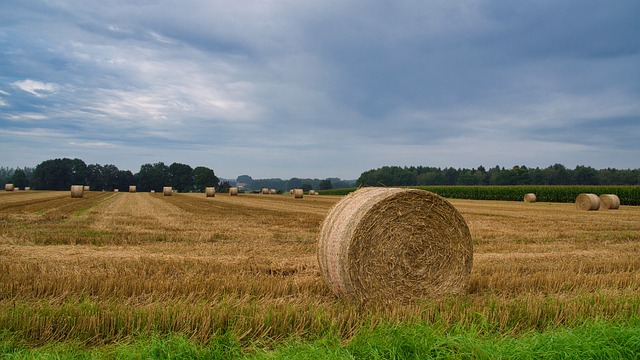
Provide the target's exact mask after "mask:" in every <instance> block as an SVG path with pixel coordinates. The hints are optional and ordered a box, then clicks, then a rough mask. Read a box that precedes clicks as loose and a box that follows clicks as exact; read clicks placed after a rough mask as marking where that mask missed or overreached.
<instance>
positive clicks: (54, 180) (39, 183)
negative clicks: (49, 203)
mask: <svg viewBox="0 0 640 360" xmlns="http://www.w3.org/2000/svg"><path fill="white" fill-rule="evenodd" d="M86 170H87V165H86V164H85V163H84V161H82V160H80V159H68V158H63V159H53V160H45V161H43V162H41V163H40V164H38V165H37V166H36V168H35V169H34V170H33V182H34V187H35V188H37V189H41V190H69V188H70V187H71V185H74V184H75V185H84V184H85V182H86Z"/></svg>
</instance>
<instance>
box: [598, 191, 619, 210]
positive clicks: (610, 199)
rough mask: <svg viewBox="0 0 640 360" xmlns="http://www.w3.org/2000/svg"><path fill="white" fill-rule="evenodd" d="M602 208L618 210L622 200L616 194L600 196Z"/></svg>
mask: <svg viewBox="0 0 640 360" xmlns="http://www.w3.org/2000/svg"><path fill="white" fill-rule="evenodd" d="M600 207H601V208H603V209H609V210H616V209H618V208H620V198H619V197H618V195H616V194H602V195H600Z"/></svg>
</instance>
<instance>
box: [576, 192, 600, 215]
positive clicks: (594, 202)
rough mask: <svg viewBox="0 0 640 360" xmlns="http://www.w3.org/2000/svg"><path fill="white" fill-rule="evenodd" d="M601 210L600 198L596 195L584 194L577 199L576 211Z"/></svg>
mask: <svg viewBox="0 0 640 360" xmlns="http://www.w3.org/2000/svg"><path fill="white" fill-rule="evenodd" d="M599 208H600V198H599V197H598V195H596V194H586V193H582V194H580V195H578V197H576V209H578V210H585V211H593V210H598V209H599Z"/></svg>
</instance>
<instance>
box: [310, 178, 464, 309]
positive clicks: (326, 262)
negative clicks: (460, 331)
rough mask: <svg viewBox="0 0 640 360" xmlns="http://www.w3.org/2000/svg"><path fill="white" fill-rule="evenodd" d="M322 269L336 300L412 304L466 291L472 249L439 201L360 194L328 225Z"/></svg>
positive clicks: (454, 215)
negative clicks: (422, 299)
mask: <svg viewBox="0 0 640 360" xmlns="http://www.w3.org/2000/svg"><path fill="white" fill-rule="evenodd" d="M318 262H319V264H320V270H321V271H322V274H323V276H324V278H325V279H326V281H327V283H328V284H329V286H330V287H331V289H332V290H333V292H334V293H335V294H336V295H338V296H341V297H345V298H348V299H353V300H358V301H368V300H372V301H382V302H407V301H412V300H415V299H420V298H438V297H442V296H444V295H446V294H459V293H462V292H463V291H465V289H466V287H467V286H468V283H469V277H470V275H471V267H472V263H473V244H472V241H471V234H470V232H469V228H468V226H467V223H466V222H465V220H464V218H463V217H462V215H461V214H460V213H459V212H458V211H457V210H456V208H455V207H453V205H451V204H450V203H449V202H448V201H446V200H445V199H443V198H441V197H440V196H438V195H436V194H434V193H431V192H428V191H424V190H417V189H398V188H375V187H372V188H362V189H359V190H357V191H355V192H353V193H351V194H349V195H348V196H346V197H345V198H344V199H342V200H341V201H340V202H338V203H337V204H336V205H334V207H333V208H332V209H331V211H330V212H329V213H328V215H327V217H326V218H325V219H324V221H323V223H322V227H321V229H320V233H319V235H318Z"/></svg>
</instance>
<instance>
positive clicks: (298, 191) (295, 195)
mask: <svg viewBox="0 0 640 360" xmlns="http://www.w3.org/2000/svg"><path fill="white" fill-rule="evenodd" d="M292 191H293V198H294V199H302V198H303V197H304V190H302V189H293V190H292Z"/></svg>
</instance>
